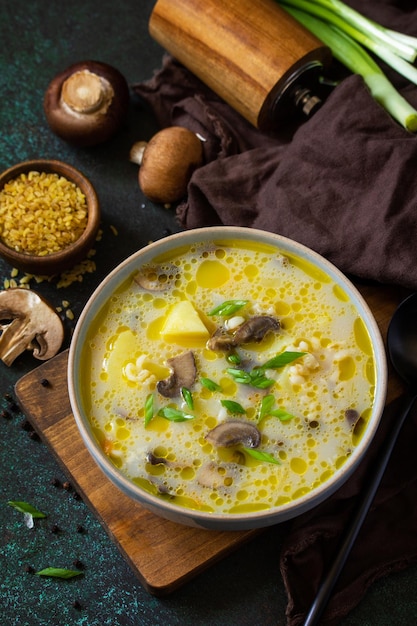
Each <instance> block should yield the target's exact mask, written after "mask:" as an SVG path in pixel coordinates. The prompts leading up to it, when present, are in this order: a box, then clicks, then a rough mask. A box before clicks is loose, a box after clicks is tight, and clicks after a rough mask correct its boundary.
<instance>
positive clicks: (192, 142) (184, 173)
mask: <svg viewBox="0 0 417 626" xmlns="http://www.w3.org/2000/svg"><path fill="white" fill-rule="evenodd" d="M130 160H131V161H133V162H134V163H137V164H138V165H139V166H140V167H139V186H140V188H141V190H142V193H143V194H144V195H145V196H146V197H147V198H149V200H152V202H157V203H161V204H169V203H171V202H176V201H177V200H180V199H181V198H182V197H183V196H184V195H185V194H186V191H187V186H188V182H189V180H190V178H191V175H192V173H193V172H194V170H195V169H197V168H198V167H200V166H201V165H202V163H203V148H202V144H201V140H200V139H199V138H198V137H197V135H196V134H195V133H193V132H192V131H191V130H188V129H187V128H183V127H181V126H170V127H168V128H164V129H163V130H161V131H159V132H158V133H156V135H154V136H153V137H152V139H150V140H149V141H148V142H144V141H140V142H137V143H136V144H134V145H133V146H132V149H131V151H130Z"/></svg>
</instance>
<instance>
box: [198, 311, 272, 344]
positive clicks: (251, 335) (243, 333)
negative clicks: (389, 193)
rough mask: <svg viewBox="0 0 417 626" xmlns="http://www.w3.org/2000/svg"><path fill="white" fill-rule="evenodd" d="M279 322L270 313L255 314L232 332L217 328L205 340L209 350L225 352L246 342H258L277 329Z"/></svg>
mask: <svg viewBox="0 0 417 626" xmlns="http://www.w3.org/2000/svg"><path fill="white" fill-rule="evenodd" d="M279 329H280V322H279V320H278V319H276V318H275V317H273V316H272V315H255V316H254V317H251V318H250V319H248V320H247V321H246V322H244V323H243V324H241V325H240V326H238V327H237V329H236V330H235V332H234V333H233V334H229V333H227V332H226V331H225V330H224V329H222V328H220V329H217V330H216V332H215V333H214V334H213V335H212V336H211V337H210V339H209V340H208V342H207V347H208V348H209V350H213V351H214V352H227V351H228V350H232V349H233V348H236V347H238V346H241V345H243V344H246V343H252V342H254V343H259V342H261V341H262V340H263V339H264V337H265V336H266V335H267V334H268V333H269V332H271V331H278V330H279Z"/></svg>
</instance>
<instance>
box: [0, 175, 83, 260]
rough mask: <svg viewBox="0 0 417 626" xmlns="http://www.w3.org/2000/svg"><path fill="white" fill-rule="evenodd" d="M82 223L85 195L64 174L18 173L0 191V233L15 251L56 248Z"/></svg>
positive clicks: (37, 252)
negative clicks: (18, 174)
mask: <svg viewBox="0 0 417 626" xmlns="http://www.w3.org/2000/svg"><path fill="white" fill-rule="evenodd" d="M86 225H87V201H86V198H85V195H84V194H83V193H82V191H81V189H80V188H79V187H78V185H76V184H75V183H73V182H71V181H69V180H67V179H66V178H65V177H64V176H59V175H58V174H53V173H47V172H35V171H32V172H28V173H27V174H26V173H22V174H20V176H18V177H16V178H13V179H12V180H10V181H8V182H7V183H6V184H5V185H4V187H3V189H2V190H1V191H0V236H1V238H2V240H3V242H4V243H5V244H6V245H8V246H9V247H10V248H13V249H14V250H16V251H18V252H25V253H30V254H35V255H38V256H45V255H48V254H51V253H52V252H57V251H59V250H62V249H63V248H66V247H67V246H68V245H70V244H71V243H73V242H74V241H76V240H77V239H78V238H79V237H80V235H81V234H82V233H83V231H84V230H85V227H86Z"/></svg>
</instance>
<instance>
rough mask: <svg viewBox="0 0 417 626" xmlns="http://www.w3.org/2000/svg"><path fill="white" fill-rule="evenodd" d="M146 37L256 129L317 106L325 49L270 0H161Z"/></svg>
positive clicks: (326, 55) (327, 56)
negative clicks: (317, 89)
mask: <svg viewBox="0 0 417 626" xmlns="http://www.w3.org/2000/svg"><path fill="white" fill-rule="evenodd" d="M149 32H150V34H151V36H152V37H153V38H154V39H155V40H156V41H157V42H158V43H160V44H161V45H162V46H163V47H164V48H165V49H166V50H167V51H168V52H169V53H170V54H172V56H174V57H175V58H176V59H177V60H178V61H180V63H182V64H183V65H184V66H185V67H187V68H188V69H189V70H190V71H191V72H193V74H195V75H196V76H197V77H198V78H200V80H202V81H203V82H204V83H205V84H206V85H208V86H209V87H210V88H211V89H212V90H213V91H215V92H216V93H217V94H218V95H219V96H220V97H221V98H222V99H223V100H225V101H226V102H227V103H228V104H229V105H230V106H231V107H233V108H234V109H235V110H236V111H238V112H239V113H240V114H241V115H242V116H243V117H245V118H246V119H247V120H249V122H251V123H252V124H253V125H254V126H256V127H257V128H259V129H261V130H269V129H273V128H276V127H278V126H279V125H280V123H282V121H284V120H285V119H287V118H288V117H289V116H291V115H292V114H293V113H294V111H295V110H296V108H297V106H298V107H301V109H302V110H303V112H304V113H305V114H306V115H307V116H308V115H309V114H311V112H312V111H313V110H314V109H315V108H316V106H317V105H319V104H320V102H319V99H318V98H316V97H315V95H314V88H315V86H316V85H317V81H318V77H319V76H320V74H321V72H322V70H323V68H325V67H326V66H327V65H328V64H329V63H330V61H331V52H330V49H329V48H327V47H326V46H325V45H324V44H323V43H322V42H321V41H320V40H319V39H317V38H316V37H315V36H314V35H313V34H312V33H310V32H309V31H308V30H307V29H306V28H304V27H303V26H302V25H301V24H299V23H298V22H297V21H296V20H295V19H294V18H293V17H292V16H290V15H289V14H288V13H287V12H286V11H284V10H283V9H281V8H280V7H279V6H278V5H277V3H276V2H275V1H274V0H256V1H254V0H175V1H173V0H158V1H157V3H156V5H155V7H154V9H153V12H152V14H151V17H150V21H149Z"/></svg>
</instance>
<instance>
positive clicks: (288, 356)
mask: <svg viewBox="0 0 417 626" xmlns="http://www.w3.org/2000/svg"><path fill="white" fill-rule="evenodd" d="M305 354H306V352H291V351H290V350H286V351H285V352H281V354H277V355H276V356H274V357H273V358H272V359H269V361H266V363H264V364H263V365H261V366H260V367H258V368H257V369H262V370H276V369H280V368H281V367H285V365H288V364H289V363H292V362H293V361H296V360H297V359H299V358H301V357H302V356H304V355H305Z"/></svg>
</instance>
